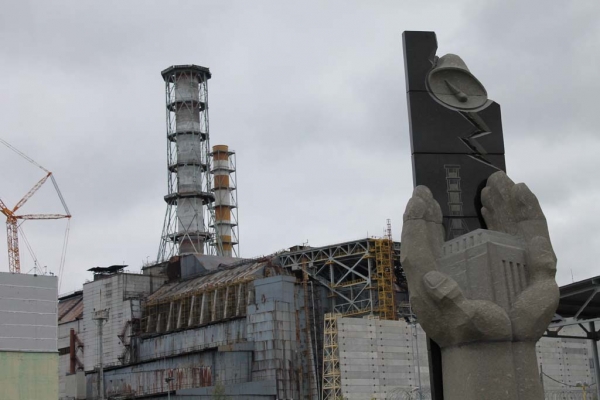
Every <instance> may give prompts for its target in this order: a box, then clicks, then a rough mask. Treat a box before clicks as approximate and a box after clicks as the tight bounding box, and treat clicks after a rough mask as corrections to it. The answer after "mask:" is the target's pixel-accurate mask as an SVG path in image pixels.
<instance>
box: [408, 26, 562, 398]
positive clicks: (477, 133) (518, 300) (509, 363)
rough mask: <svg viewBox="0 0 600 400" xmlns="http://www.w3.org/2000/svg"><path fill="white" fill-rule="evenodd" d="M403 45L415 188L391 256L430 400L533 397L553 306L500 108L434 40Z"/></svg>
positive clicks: (421, 35) (545, 257) (550, 281)
mask: <svg viewBox="0 0 600 400" xmlns="http://www.w3.org/2000/svg"><path fill="white" fill-rule="evenodd" d="M403 39H404V57H405V70H406V87H407V97H408V107H409V120H410V133H411V150H412V160H413V180H414V184H415V190H414V193H413V196H412V198H411V199H410V201H409V203H408V205H407V207H406V212H405V214H404V226H403V230H402V248H401V259H402V265H403V268H404V271H405V272H406V276H407V280H408V286H409V293H410V298H411V304H412V307H413V311H414V312H415V314H416V316H417V319H418V321H419V323H420V324H421V325H422V326H423V329H424V330H425V332H426V333H427V335H428V337H429V338H430V339H431V340H430V341H429V345H430V373H431V378H432V394H433V399H434V400H438V399H442V398H443V399H444V400H459V399H460V400H483V399H485V400H509V399H511V400H513V399H519V400H542V399H543V398H544V394H543V388H542V386H541V382H540V379H539V372H538V367H537V359H536V352H535V344H536V342H537V341H538V340H539V338H540V337H541V336H542V334H543V332H544V331H545V330H546V328H547V326H548V324H549V323H550V321H551V318H552V316H553V315H554V312H555V310H556V307H557V305H558V298H559V293H558V286H557V285H556V282H555V279H554V276H555V271H556V257H555V255H554V252H553V250H552V245H551V242H550V236H549V233H548V226H547V223H546V220H545V217H544V214H543V212H542V210H541V208H540V205H539V202H538V200H537V198H536V197H535V196H534V195H533V193H531V191H530V190H529V189H528V188H527V186H526V185H524V184H522V183H521V184H514V182H512V181H511V180H510V178H508V176H507V175H506V173H505V172H504V171H505V170H506V167H505V163H504V141H503V134H502V122H501V117H500V106H499V105H498V104H497V103H495V102H494V101H492V100H489V99H488V97H487V92H486V90H485V88H484V86H483V85H482V84H481V82H480V81H479V80H478V79H477V78H476V77H475V76H474V75H473V74H472V73H471V71H470V70H469V69H468V68H467V66H466V64H465V63H464V61H463V60H462V59H461V58H460V57H459V56H457V55H454V54H447V55H445V56H442V57H438V56H436V51H437V40H436V36H435V33H433V32H404V34H403ZM440 348H441V353H440ZM440 354H441V355H440ZM442 378H443V379H442ZM442 382H443V385H442ZM442 391H443V396H442V393H441V392H442Z"/></svg>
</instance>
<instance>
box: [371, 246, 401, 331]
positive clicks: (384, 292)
mask: <svg viewBox="0 0 600 400" xmlns="http://www.w3.org/2000/svg"><path fill="white" fill-rule="evenodd" d="M373 241H374V244H375V282H376V284H377V298H378V302H379V305H378V311H379V318H380V319H385V320H395V319H396V313H395V306H394V263H393V260H392V246H393V243H392V241H391V240H390V239H374V240H373Z"/></svg>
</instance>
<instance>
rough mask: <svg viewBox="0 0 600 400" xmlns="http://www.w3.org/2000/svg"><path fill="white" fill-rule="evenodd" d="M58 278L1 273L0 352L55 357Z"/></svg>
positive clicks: (56, 349)
mask: <svg viewBox="0 0 600 400" xmlns="http://www.w3.org/2000/svg"><path fill="white" fill-rule="evenodd" d="M57 287H58V278H57V277H56V276H40V275H27V274H11V273H8V272H0V350H8V351H27V352H45V353H46V352H47V353H56V352H57V351H58V347H57V324H58V323H57V316H56V314H57V309H58V289H57Z"/></svg>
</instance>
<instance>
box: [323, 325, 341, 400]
mask: <svg viewBox="0 0 600 400" xmlns="http://www.w3.org/2000/svg"><path fill="white" fill-rule="evenodd" d="M341 316H342V315H341V314H332V313H327V314H325V329H324V337H323V397H322V399H323V400H338V399H341V398H342V374H341V372H340V354H339V349H338V329H337V319H338V318H340V317H341Z"/></svg>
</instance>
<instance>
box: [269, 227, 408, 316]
mask: <svg viewBox="0 0 600 400" xmlns="http://www.w3.org/2000/svg"><path fill="white" fill-rule="evenodd" d="M385 240H387V242H386V243H387V245H385V246H386V248H387V249H388V253H387V255H383V254H382V255H381V257H383V258H379V265H381V267H382V268H383V269H382V273H381V276H382V278H381V279H379V277H378V275H377V268H376V266H377V263H378V253H377V251H376V250H377V243H380V242H381V241H385ZM279 257H280V262H281V265H282V266H283V267H284V268H289V269H291V270H292V271H298V270H303V269H304V268H306V272H307V273H308V275H309V276H310V277H311V279H313V280H316V281H317V282H319V283H320V284H321V285H323V286H325V287H326V288H327V289H329V291H330V294H329V297H330V301H331V310H333V312H334V313H337V314H341V315H343V316H360V315H368V314H370V315H375V314H378V315H379V314H381V312H382V311H383V312H384V315H386V316H387V317H388V318H389V317H390V314H391V315H394V314H395V307H394V303H393V277H394V272H393V271H394V263H395V262H397V261H398V260H399V259H400V243H399V242H392V241H390V240H389V239H373V238H367V239H361V240H356V241H352V242H346V243H340V244H335V245H331V246H325V247H316V248H310V247H309V248H300V249H294V250H293V251H290V252H286V253H282V254H280V255H279ZM383 276H385V277H386V278H385V279H383ZM380 283H381V284H382V285H385V290H383V293H384V294H385V298H384V304H385V306H386V308H385V309H380V300H379V299H378V296H379V289H378V285H379V284H380ZM390 299H391V300H390ZM390 307H391V310H392V311H391V313H390ZM384 315H382V316H381V318H384ZM392 319H394V318H392Z"/></svg>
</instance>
